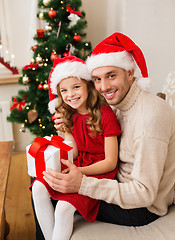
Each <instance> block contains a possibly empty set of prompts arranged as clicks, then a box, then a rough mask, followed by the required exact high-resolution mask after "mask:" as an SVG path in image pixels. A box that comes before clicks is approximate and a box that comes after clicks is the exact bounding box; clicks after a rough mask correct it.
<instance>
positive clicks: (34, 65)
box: [24, 63, 39, 70]
mask: <svg viewBox="0 0 175 240" xmlns="http://www.w3.org/2000/svg"><path fill="white" fill-rule="evenodd" d="M38 67H39V65H38V64H33V63H30V64H29V65H26V66H25V67H24V70H28V69H29V68H30V69H34V70H36V69H37V68H38Z"/></svg>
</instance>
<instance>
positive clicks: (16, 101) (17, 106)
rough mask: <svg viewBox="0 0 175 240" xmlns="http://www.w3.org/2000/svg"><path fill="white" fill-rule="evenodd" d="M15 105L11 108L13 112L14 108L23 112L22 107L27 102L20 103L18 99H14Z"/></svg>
mask: <svg viewBox="0 0 175 240" xmlns="http://www.w3.org/2000/svg"><path fill="white" fill-rule="evenodd" d="M13 103H14V104H13V105H12V106H11V107H10V110H11V111H12V110H13V109H14V108H18V110H19V111H22V107H24V105H25V101H22V102H18V100H17V98H16V97H14V99H13Z"/></svg>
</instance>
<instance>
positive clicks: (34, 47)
mask: <svg viewBox="0 0 175 240" xmlns="http://www.w3.org/2000/svg"><path fill="white" fill-rule="evenodd" d="M37 47H38V45H37V44H36V45H33V47H32V50H33V51H34V52H35V50H36V49H37Z"/></svg>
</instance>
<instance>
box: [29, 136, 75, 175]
mask: <svg viewBox="0 0 175 240" xmlns="http://www.w3.org/2000/svg"><path fill="white" fill-rule="evenodd" d="M44 138H45V139H47V140H49V141H50V140H51V137H48V136H46V137H44ZM63 143H65V144H66V145H69V146H71V147H72V142H71V141H68V140H64V141H63ZM30 146H31V144H30V145H28V146H27V147H26V154H27V165H28V174H29V175H30V176H31V177H37V176H36V168H35V158H34V157H32V156H31V155H30V154H29V148H30ZM67 154H68V160H70V161H71V162H73V149H72V150H70V151H67ZM44 160H45V165H46V170H47V168H51V169H53V170H55V171H58V172H61V162H60V149H59V148H57V147H54V146H52V145H48V147H47V148H46V150H45V151H44Z"/></svg>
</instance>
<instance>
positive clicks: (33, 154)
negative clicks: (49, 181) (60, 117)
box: [26, 135, 73, 178]
mask: <svg viewBox="0 0 175 240" xmlns="http://www.w3.org/2000/svg"><path fill="white" fill-rule="evenodd" d="M26 154H27V165H28V174H29V175H30V176H31V177H39V178H41V177H43V171H45V170H47V168H51V169H53V170H55V171H58V172H61V171H62V170H63V169H65V168H66V166H65V165H63V164H62V163H61V161H60V159H68V160H70V161H71V162H73V147H72V142H70V141H67V140H64V139H63V138H62V137H60V136H57V135H54V136H53V137H48V136H47V137H44V138H42V137H37V138H35V139H34V141H33V143H32V144H30V145H28V146H27V147H26Z"/></svg>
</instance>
